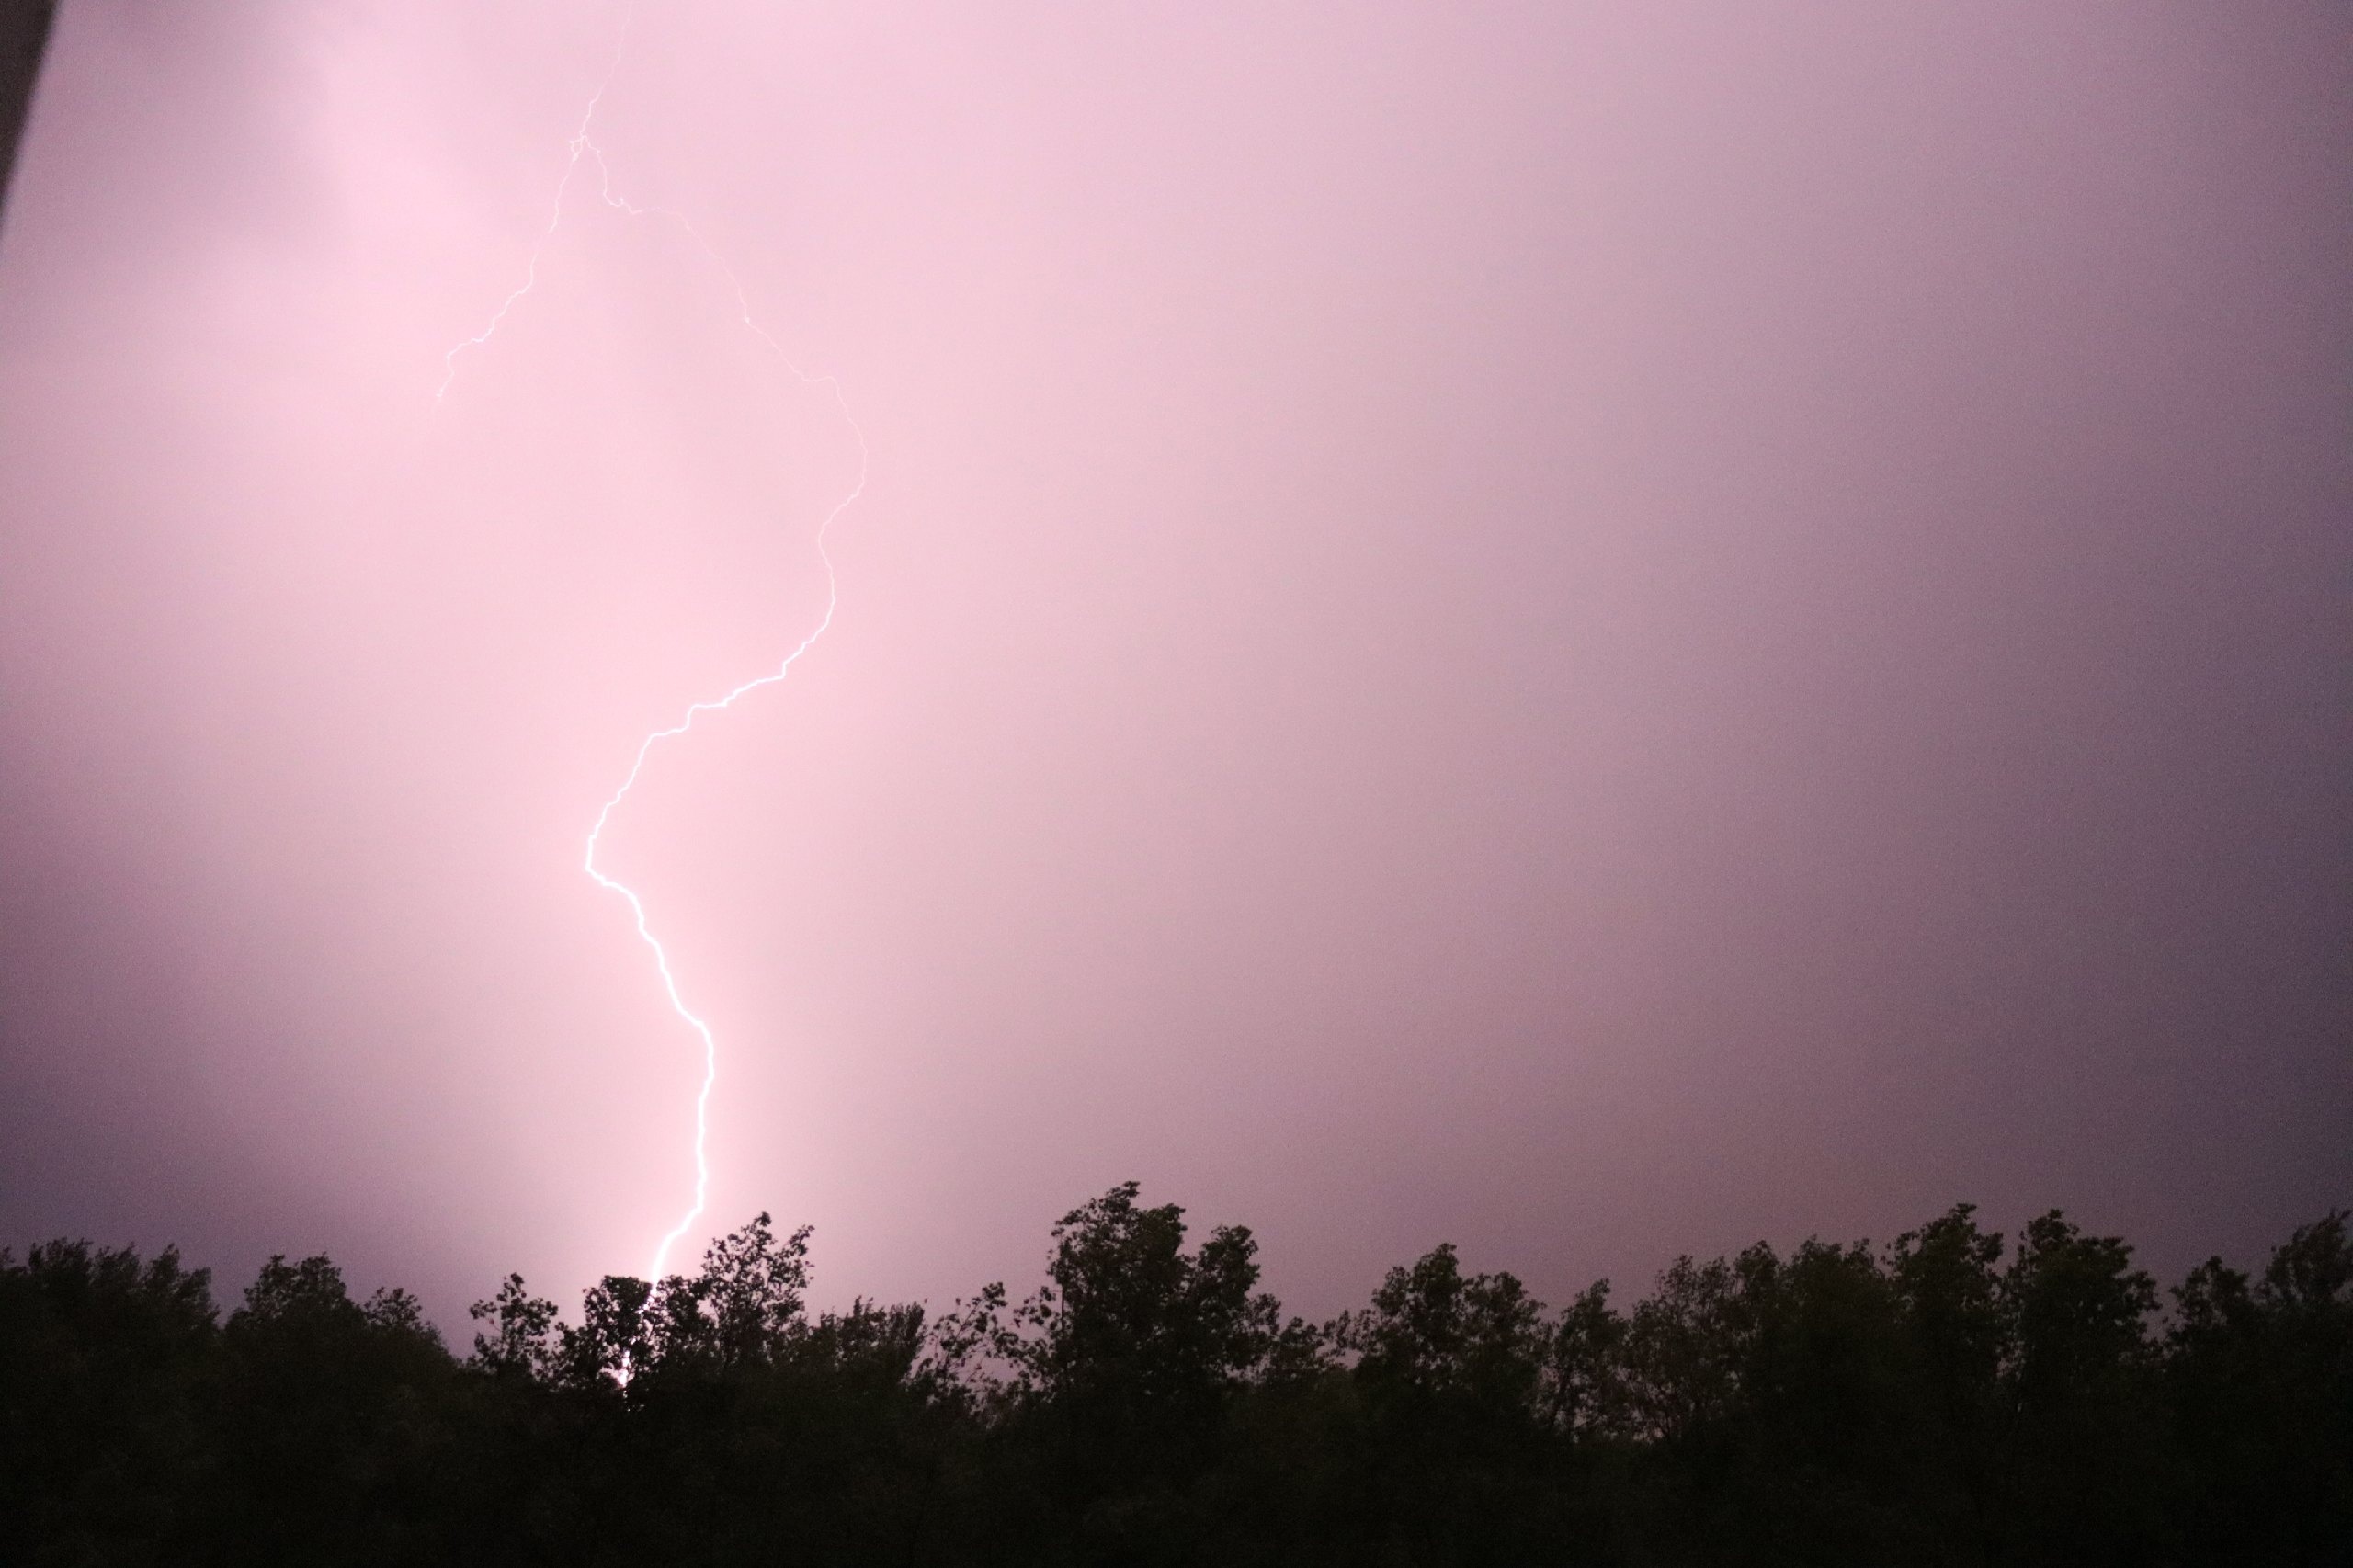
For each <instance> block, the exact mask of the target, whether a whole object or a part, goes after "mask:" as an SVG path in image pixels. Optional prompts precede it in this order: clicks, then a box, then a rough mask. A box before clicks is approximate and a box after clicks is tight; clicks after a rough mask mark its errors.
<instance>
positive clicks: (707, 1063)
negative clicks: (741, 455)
mask: <svg viewBox="0 0 2353 1568" xmlns="http://www.w3.org/2000/svg"><path fill="white" fill-rule="evenodd" d="M634 19H635V10H634V7H631V10H630V11H629V12H626V13H624V15H623V17H622V19H621V29H620V39H619V40H618V41H617V42H616V43H615V44H614V47H613V60H612V63H611V64H610V65H608V66H607V67H606V69H605V75H604V79H603V80H602V81H600V82H599V83H597V90H596V92H595V93H593V94H591V95H590V96H589V99H588V105H587V108H585V109H584V110H583V111H582V113H581V116H580V124H579V127H578V129H576V130H575V131H574V132H573V133H572V137H571V140H570V141H568V142H566V143H565V148H566V150H567V152H568V153H569V154H570V155H569V156H568V157H567V158H566V159H565V161H564V165H563V177H562V178H561V179H559V180H558V181H557V182H556V187H555V199H554V201H553V203H552V205H551V210H550V212H549V215H548V224H547V227H546V228H544V229H542V230H541V231H540V234H539V237H538V239H536V240H535V241H533V242H532V244H531V251H530V256H529V261H528V263H527V264H526V266H525V267H524V273H523V282H522V284H521V286H520V287H518V288H517V289H516V290H514V291H513V292H511V293H509V294H508V295H507V296H506V299H505V300H503V301H500V302H499V306H498V309H497V310H496V312H494V313H493V314H492V316H491V318H490V322H489V324H487V325H485V326H484V327H483V329H482V331H480V332H478V333H476V334H475V335H473V336H472V337H469V338H467V339H466V340H465V341H463V342H462V343H459V344H456V345H454V346H453V347H450V349H449V352H448V353H446V354H444V355H443V356H442V358H441V367H442V375H441V384H440V385H439V386H438V387H437V388H435V389H434V392H433V401H434V403H436V404H437V405H438V403H440V402H441V400H442V396H443V394H444V393H446V392H449V383H450V382H451V381H455V380H456V379H457V374H458V358H459V356H460V355H461V354H463V353H465V352H466V351H467V350H468V349H470V348H481V347H484V346H485V345H487V344H488V343H489V342H490V340H491V339H492V338H493V337H494V336H495V335H497V332H498V328H499V326H500V324H502V323H504V322H505V321H506V316H507V313H508V312H510V311H512V310H513V309H514V308H515V306H516V305H517V302H518V301H521V300H522V299H523V298H524V296H526V295H528V294H529V293H530V292H531V290H533V289H534V288H535V287H537V286H538V283H539V280H540V256H542V255H544V254H545V252H546V250H547V247H548V245H549V244H551V242H552V241H553V240H554V238H555V235H556V231H557V230H558V229H559V228H561V227H562V226H563V199H564V196H565V193H566V192H568V191H569V190H570V189H571V187H572V180H573V176H574V175H576V174H578V173H579V172H580V165H581V162H582V160H583V159H584V158H587V159H593V160H595V162H596V165H597V192H598V195H599V196H600V197H601V198H602V199H603V200H604V202H605V205H607V206H608V207H610V208H613V209H614V210H618V211H620V212H623V213H626V214H627V215H628V216H630V217H631V218H648V217H651V218H661V219H666V220H668V221H669V222H675V223H676V224H677V225H678V227H679V229H680V230H681V231H682V232H683V233H685V234H686V235H687V237H688V238H689V239H691V240H692V241H693V242H694V243H695V246H696V248H697V249H699V250H700V251H701V252H702V254H703V256H705V257H706V258H707V259H708V260H709V261H710V263H711V265H712V266H714V267H717V268H718V269H719V271H720V274H721V276H722V277H724V278H726V279H727V286H728V289H729V290H731V291H732V292H733V295H734V299H735V312H736V324H737V325H739V326H741V327H742V328H743V329H744V330H745V331H746V332H748V333H750V334H751V335H753V336H755V337H756V338H758V339H759V340H760V342H761V343H762V344H764V345H765V346H767V348H768V350H769V351H770V352H771V353H773V354H774V355H775V356H776V357H777V359H778V361H779V363H781V364H782V365H783V366H784V368H785V369H787V370H790V372H791V373H792V376H793V378H794V379H795V380H796V381H799V382H800V383H801V385H802V386H805V387H822V388H824V390H825V392H827V394H828V395H830V396H831V397H832V399H833V401H834V406H835V409H836V410H837V411H839V413H840V415H841V416H842V422H843V424H845V425H846V426H848V428H849V432H850V434H851V436H852V437H854V438H855V439H856V441H857V443H858V481H857V483H855V484H853V485H852V486H851V487H850V490H849V493H848V494H846V495H844V496H843V497H842V498H841V499H840V500H839V501H836V502H835V504H834V506H833V509H832V510H830V511H828V512H827V513H826V514H825V516H824V520H823V521H822V522H820V523H819V524H818V525H817V537H816V545H817V558H818V560H819V561H820V562H823V563H824V569H825V608H824V613H823V614H822V615H820V616H819V617H818V618H817V624H816V625H815V626H814V627H813V628H812V629H811V631H809V633H808V634H807V635H806V636H804V637H802V638H801V641H800V642H798V643H796V644H794V646H793V648H792V650H791V652H790V653H786V654H785V655H784V658H783V660H782V661H781V662H780V663H779V665H777V667H776V668H775V669H773V670H771V671H769V672H768V673H767V674H766V675H761V676H754V677H753V678H751V679H750V680H747V681H745V682H743V683H742V684H741V685H739V686H737V687H734V688H733V690H730V691H728V692H727V693H726V694H725V695H723V696H721V697H717V698H713V699H710V700H708V701H703V702H696V703H692V704H690V705H689V706H688V709H687V710H686V712H685V713H684V714H683V715H682V716H681V717H680V718H679V720H678V722H676V723H675V724H673V725H671V726H670V727H669V728H667V729H662V730H655V731H654V732H652V733H649V734H647V735H646V736H645V737H644V738H643V739H642V740H641V741H639V742H638V744H637V755H636V756H635V757H634V758H632V759H631V763H630V767H629V775H628V777H627V778H623V779H622V780H621V783H620V788H619V789H617V790H614V791H613V793H612V795H611V797H610V798H609V799H608V800H607V801H605V804H604V806H603V808H602V809H601V810H599V811H598V812H597V822H596V825H595V826H593V827H591V828H590V829H589V830H588V841H587V845H586V847H585V852H584V853H583V855H582V858H581V866H582V869H584V870H585V871H586V872H587V873H588V875H589V877H590V879H591V880H593V881H595V882H596V883H597V886H598V887H600V888H603V889H605V890H606V891H607V892H616V893H619V894H620V896H621V897H622V898H624V899H626V900H627V901H628V903H629V908H630V915H631V918H632V919H633V920H634V921H635V923H636V926H637V935H638V938H639V940H641V941H642V942H643V943H644V944H645V945H646V947H648V948H649V949H652V950H653V953H654V967H655V968H656V969H657V970H658V971H660V972H661V976H662V989H663V992H664V994H666V995H667V996H668V997H669V999H670V1006H671V1010H672V1011H674V1012H676V1014H677V1015H678V1017H681V1018H683V1019H685V1020H686V1022H687V1025H688V1027H689V1028H692V1029H693V1030H694V1031H695V1036H696V1038H697V1039H698V1040H700V1041H701V1042H702V1085H701V1086H700V1087H699V1089H698V1090H697V1091H696V1094H695V1139H694V1154H695V1196H694V1202H693V1204H692V1206H690V1207H689V1208H688V1210H687V1211H686V1212H685V1213H684V1214H683V1215H681V1216H680V1217H679V1219H678V1222H677V1223H676V1224H675V1225H673V1226H671V1227H670V1230H669V1232H668V1233H666V1234H665V1235H664V1236H663V1238H662V1240H661V1243H660V1244H658V1245H657V1246H655V1248H654V1263H653V1267H651V1268H650V1269H649V1270H648V1271H647V1273H648V1277H649V1278H653V1279H654V1280H657V1281H658V1280H659V1279H660V1278H662V1270H663V1267H664V1266H665V1264H666V1263H667V1262H668V1260H669V1256H670V1249H671V1248H672V1247H673V1246H675V1245H676V1244H677V1243H678V1241H679V1239H680V1238H681V1237H683V1236H684V1235H686V1233H688V1231H689V1230H690V1229H692V1228H693V1226H694V1223H695V1221H697V1220H699V1219H701V1218H702V1215H703V1210H704V1208H705V1206H706V1204H707V1202H708V1200H709V1199H710V1095H711V1090H712V1088H713V1087H714V1086H715V1085H717V1084H718V1082H719V1040H718V1037H717V1036H716V1035H714V1034H712V1032H711V1028H710V1024H709V1023H708V1022H707V1021H706V1020H705V1019H704V1018H703V1017H702V1016H701V1015H700V1014H699V1013H697V1012H696V1011H695V1010H694V1009H693V1008H691V1007H689V1006H687V1003H686V998H685V997H684V996H683V995H681V994H679V991H678V979H677V975H676V972H675V971H672V969H671V967H670V953H669V949H666V948H665V947H664V946H663V945H662V939H661V938H660V937H656V936H655V935H654V930H653V927H652V926H649V925H647V923H646V918H645V901H644V900H643V899H642V898H640V897H639V896H638V894H637V892H636V890H635V889H633V888H631V887H630V886H629V885H628V884H627V883H625V882H622V881H620V880H619V879H617V878H614V877H611V876H608V875H607V874H606V873H605V872H604V871H602V870H600V869H597V846H598V845H599V844H601V843H602V842H603V840H604V835H605V827H606V824H608V823H609V822H610V821H611V820H612V815H613V812H614V811H615V810H616V809H617V808H618V807H619V806H620V803H621V802H622V801H624V800H627V799H628V798H629V793H630V791H631V790H633V789H635V788H636V787H637V780H638V778H639V776H640V775H641V774H642V773H643V772H644V771H645V759H646V758H647V756H650V755H651V754H652V753H653V750H654V747H655V746H656V745H658V744H661V743H662V742H664V741H666V740H672V739H675V738H676V737H677V736H680V735H683V734H685V733H688V731H689V730H692V729H693V728H694V725H695V721H696V720H697V719H699V718H700V717H701V716H702V715H704V714H705V713H715V712H720V711H722V710H726V709H729V708H732V707H733V706H734V705H735V703H736V702H737V701H738V700H740V699H743V698H745V697H747V696H749V695H750V694H751V693H753V692H755V691H757V690H759V689H760V688H761V687H767V686H774V685H776V684H777V683H778V682H779V681H780V680H782V679H784V677H785V676H788V675H790V673H791V671H792V666H793V665H794V664H795V663H796V662H797V661H798V660H799V659H800V657H801V654H803V653H807V652H808V651H809V650H810V649H811V648H812V647H813V646H814V645H815V643H816V642H817V640H818V639H819V638H821V637H823V636H824V634H825V632H826V630H827V629H828V628H830V627H831V626H832V625H833V624H834V611H835V608H837V607H838V606H839V604H840V602H841V594H840V583H839V579H838V578H837V577H836V575H835V571H834V558H833V554H832V552H831V551H829V550H828V548H827V540H826V536H827V535H828V534H829V533H830V532H831V531H832V529H833V526H834V524H835V521H836V520H838V519H839V518H840V517H841V515H842V514H843V513H844V512H846V511H847V510H848V509H849V508H850V506H852V505H854V504H855V503H856V502H857V501H858V497H860V496H861V495H863V494H866V479H867V472H868V468H869V462H870V450H869V449H868V447H867V442H866V432H865V430H864V428H863V427H861V426H859V424H858V419H857V416H856V415H853V414H851V413H850V408H849V401H848V399H847V397H845V396H844V395H843V393H842V387H841V382H840V381H839V380H838V379H837V378H835V377H833V376H830V375H826V376H813V375H811V374H809V373H808V372H807V371H805V370H803V369H801V367H800V366H799V365H797V364H795V363H793V361H792V358H791V357H790V356H789V355H787V354H786V353H785V352H784V349H783V347H782V346H781V345H779V343H778V342H777V340H776V339H775V338H774V337H773V336H771V335H769V333H768V331H767V328H765V327H763V326H761V325H760V324H759V323H758V322H756V321H755V320H753V319H752V311H751V306H750V304H749V302H748V301H746V299H745V294H744V285H743V282H742V280H741V279H740V278H737V277H736V275H735V269H734V268H733V267H730V266H729V265H728V264H727V262H726V259H725V258H724V257H722V256H721V255H720V254H719V253H718V251H716V250H715V249H713V248H712V247H711V245H710V242H709V241H707V240H705V239H704V238H703V237H702V234H701V233H700V232H699V230H697V229H696V228H695V226H694V225H693V224H692V223H690V222H688V221H687V219H686V218H685V217H684V216H683V215H682V214H680V213H677V212H674V211H671V210H668V209H666V208H660V207H640V206H637V205H636V204H634V203H633V202H631V201H629V200H628V199H625V198H623V197H621V196H620V195H619V194H618V193H617V192H615V190H614V189H613V175H612V166H611V165H609V164H608V162H607V161H606V158H605V153H604V149H602V148H601V147H599V146H597V143H596V142H595V140H594V139H593V138H592V136H591V134H590V132H591V130H592V128H593V127H594V125H595V122H596V118H597V106H598V105H599V104H601V103H602V102H603V101H604V97H605V91H606V89H607V88H608V87H609V86H611V85H612V82H613V76H614V74H615V73H616V72H618V71H619V70H620V62H621V56H622V54H623V52H624V51H626V50H627V48H628V44H629V31H630V27H631V23H632V21H633V20H634Z"/></svg>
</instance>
